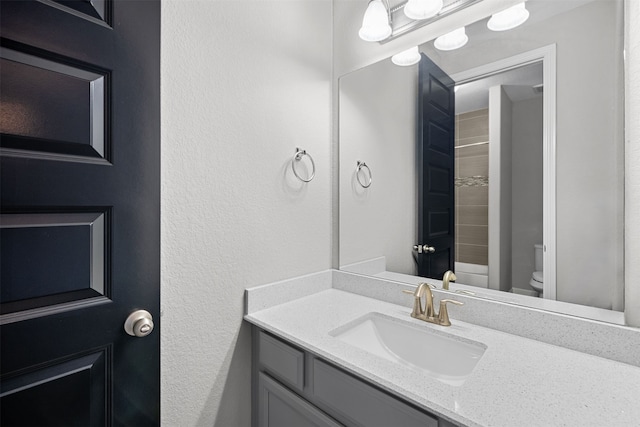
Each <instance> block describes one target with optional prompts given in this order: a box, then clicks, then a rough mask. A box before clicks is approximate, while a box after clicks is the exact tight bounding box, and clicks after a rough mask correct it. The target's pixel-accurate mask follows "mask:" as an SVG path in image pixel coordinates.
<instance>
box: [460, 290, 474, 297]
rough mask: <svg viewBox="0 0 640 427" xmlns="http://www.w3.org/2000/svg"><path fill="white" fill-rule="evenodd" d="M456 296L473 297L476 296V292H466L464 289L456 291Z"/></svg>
mask: <svg viewBox="0 0 640 427" xmlns="http://www.w3.org/2000/svg"><path fill="white" fill-rule="evenodd" d="M455 292H456V294H461V295H471V296H475V294H476V293H475V292H471V291H464V290H462V289H458V290H457V291H455Z"/></svg>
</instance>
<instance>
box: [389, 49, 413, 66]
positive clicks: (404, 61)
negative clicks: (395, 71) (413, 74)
mask: <svg viewBox="0 0 640 427" xmlns="http://www.w3.org/2000/svg"><path fill="white" fill-rule="evenodd" d="M391 62H393V63H394V64H396V65H399V66H401V67H408V66H410V65H414V64H417V63H418V62H420V51H418V46H414V47H412V48H409V49H407V50H404V51H402V52H400V53H396V54H395V55H393V56H392V57H391Z"/></svg>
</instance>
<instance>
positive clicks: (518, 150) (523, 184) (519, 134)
mask: <svg viewBox="0 0 640 427" xmlns="http://www.w3.org/2000/svg"><path fill="white" fill-rule="evenodd" d="M512 123H513V136H512V138H511V141H512V143H513V148H512V152H511V165H512V177H513V188H512V202H513V203H512V207H513V212H512V216H511V218H512V226H513V231H512V233H513V234H512V242H511V251H512V258H511V268H512V270H511V277H512V280H511V285H512V286H513V287H515V288H520V289H526V290H527V291H531V287H530V286H529V281H530V280H531V273H532V272H533V271H534V268H535V262H534V261H535V259H534V250H533V245H534V244H536V243H542V97H537V98H532V99H527V100H524V101H519V102H514V103H513V114H512Z"/></svg>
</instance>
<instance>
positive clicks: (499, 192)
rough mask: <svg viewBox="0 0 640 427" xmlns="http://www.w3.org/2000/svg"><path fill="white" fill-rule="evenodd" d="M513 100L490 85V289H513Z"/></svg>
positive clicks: (501, 90) (498, 88)
mask: <svg viewBox="0 0 640 427" xmlns="http://www.w3.org/2000/svg"><path fill="white" fill-rule="evenodd" d="M512 105H513V104H512V102H511V99H509V97H508V96H507V94H506V92H505V90H504V87H502V86H493V87H491V88H489V289H495V290H500V291H508V290H509V289H511V287H512V284H511V235H512V225H511V224H512V217H511V214H512V209H511V206H512V191H511V189H512V165H511V152H512V143H511V137H512V120H511V115H512Z"/></svg>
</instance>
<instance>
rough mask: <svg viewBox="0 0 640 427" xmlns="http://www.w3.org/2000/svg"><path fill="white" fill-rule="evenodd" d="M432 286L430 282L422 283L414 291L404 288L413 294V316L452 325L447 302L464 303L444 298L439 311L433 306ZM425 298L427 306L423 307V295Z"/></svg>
mask: <svg viewBox="0 0 640 427" xmlns="http://www.w3.org/2000/svg"><path fill="white" fill-rule="evenodd" d="M431 286H433V285H429V284H428V283H420V284H419V285H418V287H417V288H416V290H415V291H414V292H411V291H409V290H403V291H402V292H404V293H406V294H412V295H413V298H414V300H413V311H412V312H411V317H413V318H415V319H419V320H424V321H425V322H429V323H435V324H436V325H441V326H451V321H450V320H449V311H448V310H447V303H452V304H456V305H464V303H461V302H460V301H454V300H450V299H443V300H442V301H440V310H439V311H438V313H436V312H435V310H434V308H433V292H431ZM423 296H424V298H425V307H424V308H422V297H423Z"/></svg>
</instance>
